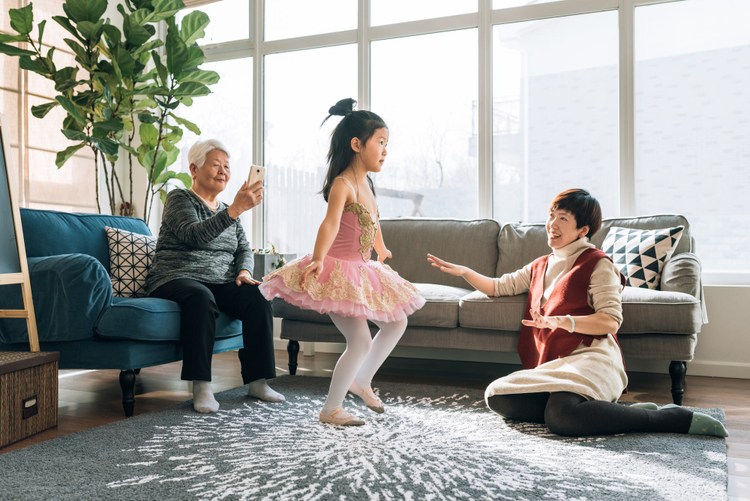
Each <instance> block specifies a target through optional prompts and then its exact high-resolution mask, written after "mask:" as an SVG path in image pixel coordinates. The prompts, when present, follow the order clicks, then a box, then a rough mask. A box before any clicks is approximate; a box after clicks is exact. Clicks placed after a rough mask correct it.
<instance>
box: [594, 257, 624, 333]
mask: <svg viewBox="0 0 750 501" xmlns="http://www.w3.org/2000/svg"><path fill="white" fill-rule="evenodd" d="M589 303H591V306H592V308H594V311H595V312H596V313H606V314H607V315H609V316H610V317H612V318H613V319H614V320H615V321H616V322H617V325H618V326H619V325H622V283H621V282H620V271H619V270H618V269H617V267H616V266H615V264H614V263H613V262H612V261H610V260H609V259H607V258H602V259H600V260H599V262H598V263H596V266H595V267H594V272H593V273H592V274H591V284H590V285H589Z"/></svg>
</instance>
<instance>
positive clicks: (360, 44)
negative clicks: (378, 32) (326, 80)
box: [357, 0, 370, 110]
mask: <svg viewBox="0 0 750 501" xmlns="http://www.w3.org/2000/svg"><path fill="white" fill-rule="evenodd" d="M369 31H370V0H359V12H358V16H357V89H358V90H357V101H358V103H357V104H358V105H357V109H360V110H369V109H370V38H369V37H370V33H369Z"/></svg>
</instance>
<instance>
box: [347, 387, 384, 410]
mask: <svg viewBox="0 0 750 501" xmlns="http://www.w3.org/2000/svg"><path fill="white" fill-rule="evenodd" d="M349 391H351V392H352V393H354V394H355V395H357V396H358V397H359V398H361V399H362V400H364V402H365V405H366V406H367V408H368V409H370V410H371V411H375V412H377V413H378V414H382V413H383V412H385V407H383V402H382V401H381V400H380V399H379V398H378V397H377V395H375V394H374V393H373V392H372V389H371V388H366V389H363V388H362V387H361V386H359V383H357V381H356V380H355V381H354V382H352V385H351V386H350V387H349Z"/></svg>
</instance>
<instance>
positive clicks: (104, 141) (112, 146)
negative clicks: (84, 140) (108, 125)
mask: <svg viewBox="0 0 750 501" xmlns="http://www.w3.org/2000/svg"><path fill="white" fill-rule="evenodd" d="M88 139H89V141H90V142H91V144H93V145H94V146H96V147H97V148H98V149H99V150H101V151H102V152H104V154H105V155H109V156H115V155H117V151H118V150H119V148H120V145H119V144H117V142H115V141H113V140H111V139H108V138H106V137H94V136H91V137H89V138H88Z"/></svg>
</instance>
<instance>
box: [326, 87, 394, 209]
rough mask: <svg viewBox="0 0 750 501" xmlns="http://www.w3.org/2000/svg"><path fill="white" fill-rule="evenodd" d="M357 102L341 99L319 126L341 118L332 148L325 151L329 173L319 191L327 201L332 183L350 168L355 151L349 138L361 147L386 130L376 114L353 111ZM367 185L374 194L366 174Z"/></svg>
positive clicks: (334, 131) (370, 181)
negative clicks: (355, 139) (333, 118)
mask: <svg viewBox="0 0 750 501" xmlns="http://www.w3.org/2000/svg"><path fill="white" fill-rule="evenodd" d="M356 102H357V101H355V100H354V99H352V98H346V99H342V100H341V101H339V102H338V103H336V104H335V105H333V106H331V108H330V109H329V110H328V113H329V115H328V116H327V117H326V119H325V120H323V123H321V124H320V125H321V126H322V125H323V124H324V123H326V120H328V119H329V118H331V116H333V115H337V116H343V117H344V118H343V119H342V120H341V121H340V122H339V123H338V125H337V126H336V128H335V129H333V132H332V133H331V147H330V148H329V149H328V155H327V159H328V173H327V174H326V180H325V183H324V184H323V189H322V190H321V191H320V192H321V193H322V194H323V198H325V201H326V202H328V194H329V193H331V187H332V186H333V180H334V179H336V178H337V177H338V176H340V175H341V173H342V172H344V170H346V168H347V167H349V164H351V162H352V158H354V150H353V149H352V145H351V142H352V139H353V138H355V137H356V138H358V139H359V142H360V143H361V144H362V146H363V147H364V145H365V144H367V141H369V140H370V138H371V137H372V136H373V135H374V134H375V131H376V130H378V129H383V128H386V129H387V128H388V126H387V125H386V124H385V122H384V121H383V119H382V118H380V117H379V116H378V115H376V114H375V113H373V112H371V111H365V110H358V111H354V105H355V104H356ZM367 182H368V183H369V184H370V189H371V190H372V192H373V194H374V193H375V186H374V185H373V184H372V179H370V176H369V175H368V176H367Z"/></svg>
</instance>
